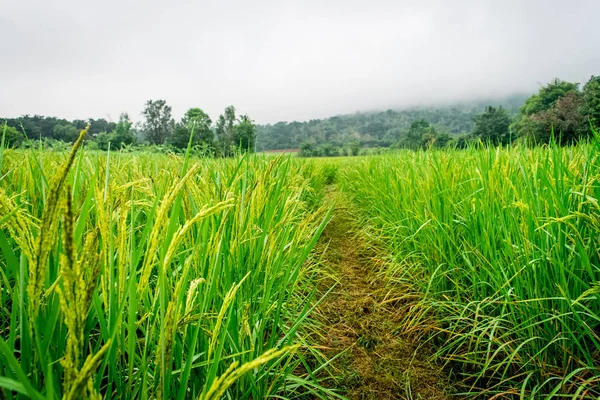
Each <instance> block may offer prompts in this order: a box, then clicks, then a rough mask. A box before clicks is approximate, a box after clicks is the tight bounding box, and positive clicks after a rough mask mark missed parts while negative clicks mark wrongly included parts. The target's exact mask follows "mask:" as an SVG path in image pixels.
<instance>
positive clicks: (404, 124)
mask: <svg viewBox="0 0 600 400" xmlns="http://www.w3.org/2000/svg"><path fill="white" fill-rule="evenodd" d="M526 98H527V96H523V95H516V96H511V97H508V98H506V99H503V100H499V101H490V100H486V101H477V102H471V103H460V104H456V105H453V106H451V107H438V108H432V107H430V108H411V109H406V110H387V111H382V112H373V113H355V114H348V115H340V116H335V117H331V118H327V119H322V120H319V119H313V120H310V121H307V122H289V123H288V122H278V123H275V124H268V125H259V126H258V142H259V145H260V148H259V150H269V149H299V148H300V146H301V145H302V143H312V144H313V145H314V146H315V147H318V146H320V145H322V144H325V143H330V144H332V145H334V146H337V147H345V146H348V144H349V143H350V142H352V141H359V142H360V144H361V146H362V147H363V148H374V147H378V146H379V147H390V146H393V145H395V146H398V145H399V143H406V142H410V140H407V139H406V136H407V135H408V133H409V131H410V127H411V124H412V123H413V122H415V121H418V120H425V121H427V122H429V124H430V125H431V126H433V127H434V128H435V131H436V132H445V133H448V134H449V135H450V137H451V138H452V137H455V136H456V135H459V134H463V133H465V132H471V131H472V129H473V125H474V123H473V118H475V117H476V116H477V115H479V114H481V112H483V111H484V109H485V106H488V105H493V106H500V105H501V106H503V108H505V109H506V110H507V111H508V113H509V114H510V115H513V114H514V113H516V111H517V110H518V109H519V107H520V106H521V105H522V104H523V102H524V101H525V99H526ZM437 140H438V141H440V139H439V138H438V139H437ZM441 140H442V141H443V140H445V139H441ZM410 146H414V147H419V148H420V147H421V145H420V144H414V145H413V144H411V145H410ZM438 146H440V144H437V145H436V144H435V143H434V147H438Z"/></svg>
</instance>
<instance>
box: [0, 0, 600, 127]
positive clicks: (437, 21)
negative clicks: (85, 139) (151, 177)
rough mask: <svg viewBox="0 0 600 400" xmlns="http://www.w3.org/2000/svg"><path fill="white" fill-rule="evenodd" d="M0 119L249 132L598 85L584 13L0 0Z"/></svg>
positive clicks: (546, 8)
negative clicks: (165, 110)
mask: <svg viewBox="0 0 600 400" xmlns="http://www.w3.org/2000/svg"><path fill="white" fill-rule="evenodd" d="M2 3H3V4H2V7H1V8H0V54H1V55H2V61H1V62H0V116H2V117H15V116H18V115H21V114H43V115H54V116H60V117H65V118H68V119H74V118H82V119H83V118H87V117H94V118H110V119H112V120H116V119H118V115H119V113H120V112H121V111H127V112H129V113H130V115H131V116H132V118H133V119H134V120H139V119H140V118H141V117H140V112H141V110H142V108H143V105H144V102H145V101H146V100H148V99H166V100H167V102H168V103H169V104H170V105H171V106H172V107H173V114H174V116H175V117H177V118H179V117H180V116H181V115H182V114H183V113H184V112H185V110H186V109H187V108H190V107H201V108H203V109H204V110H205V111H207V112H208V113H209V114H210V115H211V117H212V118H213V119H216V117H217V116H218V114H219V113H221V111H222V110H223V108H224V107H225V106H227V105H229V104H233V105H234V106H235V107H236V108H237V109H238V111H239V112H241V113H247V114H249V115H250V116H251V117H252V118H253V119H255V120H256V121H257V122H260V123H266V122H276V121H280V120H287V121H291V120H307V119H311V118H321V117H327V116H331V115H335V114H343V113H352V112H355V111H358V110H375V109H387V108H402V107H407V106H413V105H427V104H436V103H437V104H439V103H447V102H452V101H457V100H468V99H473V98H478V97H486V98H487V97H497V96H503V95H508V94H512V93H515V92H533V91H535V90H537V88H539V86H540V84H542V83H545V82H548V81H549V80H550V79H552V78H553V77H560V78H562V79H565V80H572V81H579V82H582V81H586V80H587V79H588V78H589V77H590V76H591V75H593V74H594V75H600V29H599V25H598V24H599V20H598V16H599V15H600V0H574V1H571V2H566V1H558V0H544V1H541V0H540V1H537V0H535V1H534V0H531V1H527V0H515V1H507V0H498V1H482V0H473V1H456V0H454V1H442V0H440V1H422V0H421V1H417V0H415V1H403V0H386V1H379V0H369V1H364V0H357V1H355V0H332V1H329V0H299V1H285V0H278V1H267V0H254V1H192V0H188V1H177V0H173V1H152V0H150V1H148V0H146V1H127V0H120V1H117V0H104V1H94V2H92V1H85V0H37V1H30V0H18V1H17V0H4V1H3V2H2Z"/></svg>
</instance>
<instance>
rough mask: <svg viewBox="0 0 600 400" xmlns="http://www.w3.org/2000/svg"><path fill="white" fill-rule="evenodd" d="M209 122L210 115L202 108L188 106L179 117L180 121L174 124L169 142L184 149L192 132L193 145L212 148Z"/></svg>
mask: <svg viewBox="0 0 600 400" xmlns="http://www.w3.org/2000/svg"><path fill="white" fill-rule="evenodd" d="M211 124H212V121H211V119H210V117H209V116H208V114H206V113H205V112H204V111H202V109H200V108H190V109H189V110H187V112H186V113H185V115H184V116H183V117H182V118H181V121H180V122H178V123H177V124H175V130H174V132H173V135H172V136H171V137H170V138H169V144H171V145H173V146H175V147H176V148H179V149H185V148H187V146H188V144H189V141H190V136H191V135H192V132H193V137H192V146H193V147H204V148H207V149H212V148H213V146H214V143H213V139H214V134H213V131H212V130H211V128H210V126H211ZM211 151H212V150H211Z"/></svg>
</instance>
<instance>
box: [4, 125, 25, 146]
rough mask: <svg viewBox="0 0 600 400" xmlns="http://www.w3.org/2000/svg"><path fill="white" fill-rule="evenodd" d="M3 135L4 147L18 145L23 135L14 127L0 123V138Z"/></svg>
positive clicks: (21, 141) (23, 138)
mask: <svg viewBox="0 0 600 400" xmlns="http://www.w3.org/2000/svg"><path fill="white" fill-rule="evenodd" d="M3 136H4V147H19V146H21V143H23V140H25V137H24V136H23V134H22V133H21V132H19V131H18V130H17V129H16V128H13V127H12V126H8V125H0V140H2V137H3Z"/></svg>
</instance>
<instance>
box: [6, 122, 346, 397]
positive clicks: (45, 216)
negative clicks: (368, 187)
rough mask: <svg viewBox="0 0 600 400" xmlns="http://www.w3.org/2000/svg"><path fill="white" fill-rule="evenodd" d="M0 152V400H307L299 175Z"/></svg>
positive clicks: (313, 188)
mask: <svg viewBox="0 0 600 400" xmlns="http://www.w3.org/2000/svg"><path fill="white" fill-rule="evenodd" d="M84 137H85V131H82V133H81V136H80V138H79V140H78V141H77V142H76V143H75V145H74V147H73V149H72V150H71V151H70V152H69V153H62V152H51V151H39V150H37V149H29V150H8V149H0V155H1V158H0V160H1V162H2V164H0V398H8V399H15V398H22V397H29V398H34V399H42V398H47V399H54V398H64V399H79V398H111V399H118V398H123V399H131V398H139V399H151V398H156V399H161V398H165V399H166V398H178V399H202V400H209V399H220V398H230V399H258V398H265V397H277V396H280V397H287V398H294V397H298V396H301V395H306V394H307V393H309V394H312V395H314V396H317V397H320V398H331V397H332V396H336V394H335V393H334V392H332V391H330V390H327V389H325V388H323V387H321V386H320V384H319V382H318V380H317V379H316V378H315V377H314V375H313V373H312V370H313V365H314V363H315V361H314V360H317V363H318V360H320V358H319V357H320V356H319V354H318V352H316V351H315V350H313V349H312V347H311V346H310V343H307V337H308V332H309V331H310V329H311V324H312V322H311V319H310V313H311V311H312V310H313V308H314V307H315V305H316V304H317V302H318V301H319V298H318V296H317V293H316V289H315V288H316V285H315V284H314V282H313V281H314V279H315V273H316V271H317V270H316V266H315V264H314V263H311V262H310V261H309V255H310V252H311V250H312V247H313V246H314V244H315V242H316V241H317V239H318V238H319V235H320V233H321V231H322V230H323V228H324V226H325V224H326V223H327V221H328V219H329V214H330V213H329V212H328V211H327V210H325V209H323V208H321V207H320V206H319V204H320V202H319V198H320V196H322V183H320V182H319V181H318V180H317V181H314V180H313V181H311V180H310V179H308V177H307V175H308V174H307V173H306V171H305V168H308V167H306V166H305V165H304V164H302V165H301V164H297V163H295V162H294V160H291V159H290V158H285V157H278V158H271V157H270V158H264V157H262V158H261V157H257V156H250V155H247V156H245V157H239V158H236V159H231V160H196V159H192V158H190V157H189V156H186V157H177V156H167V155H157V154H145V153H135V154H125V153H100V152H86V151H85V150H84V149H83V146H84Z"/></svg>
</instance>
